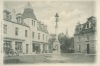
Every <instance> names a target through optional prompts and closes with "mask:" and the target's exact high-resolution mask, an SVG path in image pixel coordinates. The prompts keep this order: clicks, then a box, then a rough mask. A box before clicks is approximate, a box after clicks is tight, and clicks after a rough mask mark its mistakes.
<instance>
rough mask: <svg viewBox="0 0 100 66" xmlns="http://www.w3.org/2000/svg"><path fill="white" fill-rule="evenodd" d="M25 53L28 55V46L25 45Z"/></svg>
mask: <svg viewBox="0 0 100 66" xmlns="http://www.w3.org/2000/svg"><path fill="white" fill-rule="evenodd" d="M26 53H27V54H28V44H26Z"/></svg>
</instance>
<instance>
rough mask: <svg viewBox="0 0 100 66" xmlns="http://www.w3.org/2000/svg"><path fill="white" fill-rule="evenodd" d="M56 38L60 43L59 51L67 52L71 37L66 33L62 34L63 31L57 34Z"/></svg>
mask: <svg viewBox="0 0 100 66" xmlns="http://www.w3.org/2000/svg"><path fill="white" fill-rule="evenodd" d="M58 40H59V42H60V44H61V47H60V49H61V52H62V53H65V52H69V48H70V46H71V42H72V38H69V37H66V35H64V34H63V33H61V34H59V35H58Z"/></svg>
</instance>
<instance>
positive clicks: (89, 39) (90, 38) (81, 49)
mask: <svg viewBox="0 0 100 66" xmlns="http://www.w3.org/2000/svg"><path fill="white" fill-rule="evenodd" d="M95 37H96V18H95V17H93V16H92V17H89V18H88V19H87V21H86V23H84V24H80V23H78V24H77V26H76V29H75V34H74V49H75V52H76V53H96V38H95Z"/></svg>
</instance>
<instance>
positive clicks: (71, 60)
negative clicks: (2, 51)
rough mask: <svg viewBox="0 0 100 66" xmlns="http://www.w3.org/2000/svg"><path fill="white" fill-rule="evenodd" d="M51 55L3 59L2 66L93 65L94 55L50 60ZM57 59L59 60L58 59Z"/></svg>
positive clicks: (68, 54)
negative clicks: (30, 65) (21, 65)
mask: <svg viewBox="0 0 100 66" xmlns="http://www.w3.org/2000/svg"><path fill="white" fill-rule="evenodd" d="M51 56H52V54H40V55H23V56H12V57H7V56H6V57H4V64H25V63H26V64H27V63H33V64H36V63H95V58H96V55H88V54H73V53H62V54H61V57H62V58H65V59H64V60H50V59H48V58H51ZM58 59H61V58H59V57H58Z"/></svg>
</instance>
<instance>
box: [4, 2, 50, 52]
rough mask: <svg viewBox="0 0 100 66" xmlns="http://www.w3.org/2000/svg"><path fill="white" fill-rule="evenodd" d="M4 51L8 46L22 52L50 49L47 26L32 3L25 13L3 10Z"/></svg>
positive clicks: (26, 7)
mask: <svg viewBox="0 0 100 66" xmlns="http://www.w3.org/2000/svg"><path fill="white" fill-rule="evenodd" d="M3 34H4V37H3V38H4V39H3V41H4V44H3V46H4V50H3V51H4V53H5V52H6V51H7V48H10V49H13V50H14V51H19V52H20V54H21V53H22V54H29V53H46V52H47V51H48V36H49V33H48V30H47V26H46V25H44V24H43V23H42V22H40V21H38V19H37V18H36V17H35V14H34V11H33V8H32V6H31V5H30V3H28V4H27V5H26V6H25V8H24V12H23V13H17V14H16V11H15V10H13V11H12V12H9V11H8V10H4V11H3Z"/></svg>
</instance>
